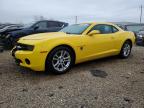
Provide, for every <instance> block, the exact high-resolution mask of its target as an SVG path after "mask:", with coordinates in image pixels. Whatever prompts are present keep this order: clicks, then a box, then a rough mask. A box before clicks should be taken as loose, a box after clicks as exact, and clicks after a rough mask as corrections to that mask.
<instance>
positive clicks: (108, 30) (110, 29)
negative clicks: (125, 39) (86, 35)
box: [90, 24, 116, 34]
mask: <svg viewBox="0 0 144 108" xmlns="http://www.w3.org/2000/svg"><path fill="white" fill-rule="evenodd" d="M92 30H99V31H100V33H101V34H109V33H114V32H113V26H111V25H105V24H99V25H96V26H94V27H93V28H92V29H91V30H90V32H91V31H92ZM115 32H116V31H115Z"/></svg>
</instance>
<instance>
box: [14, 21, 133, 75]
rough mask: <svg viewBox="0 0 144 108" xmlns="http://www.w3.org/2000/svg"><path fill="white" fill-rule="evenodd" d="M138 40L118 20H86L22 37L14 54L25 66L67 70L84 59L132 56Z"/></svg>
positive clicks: (49, 70)
mask: <svg viewBox="0 0 144 108" xmlns="http://www.w3.org/2000/svg"><path fill="white" fill-rule="evenodd" d="M134 42H135V36H134V33H133V32H130V31H124V30H122V29H121V28H119V27H118V26H116V25H114V24H111V23H83V24H74V25H71V26H68V27H65V28H64V29H62V30H60V31H59V32H55V33H41V34H35V35H30V36H26V37H23V38H20V39H19V41H18V42H17V44H16V46H15V47H14V49H13V50H12V55H13V57H14V58H15V60H16V62H17V64H19V65H21V66H24V67H28V68H30V69H33V70H35V71H48V72H54V73H56V74H63V73H65V72H67V71H68V70H69V69H70V68H71V66H72V65H74V64H77V63H81V62H84V61H89V60H94V59H98V58H103V57H107V56H114V55H119V56H120V57H121V58H128V57H129V55H130V53H131V48H132V46H133V44H134Z"/></svg>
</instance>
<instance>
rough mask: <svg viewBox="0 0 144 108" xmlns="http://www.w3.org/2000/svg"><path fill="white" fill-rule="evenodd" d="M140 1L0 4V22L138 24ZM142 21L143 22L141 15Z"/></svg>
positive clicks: (13, 0)
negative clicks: (50, 20) (44, 20)
mask: <svg viewBox="0 0 144 108" xmlns="http://www.w3.org/2000/svg"><path fill="white" fill-rule="evenodd" d="M141 4H142V5H143V7H144V0H0V22H2V23H4V22H11V23H19V22H22V23H29V22H31V21H33V20H34V18H36V17H37V16H43V17H45V18H46V19H54V20H62V21H65V22H69V23H74V22H75V16H78V23H81V22H89V21H109V22H120V21H128V22H139V16H140V5H141ZM142 21H143V22H144V15H143V19H142Z"/></svg>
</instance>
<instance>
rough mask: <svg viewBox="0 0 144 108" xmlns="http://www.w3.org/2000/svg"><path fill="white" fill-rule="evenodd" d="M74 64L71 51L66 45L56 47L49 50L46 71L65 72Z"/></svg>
mask: <svg viewBox="0 0 144 108" xmlns="http://www.w3.org/2000/svg"><path fill="white" fill-rule="evenodd" d="M73 64H74V55H73V51H72V50H71V49H69V48H67V47H64V46H60V47H56V48H55V49H54V50H52V51H51V52H50V54H49V55H48V57H47V60H46V66H45V67H46V72H53V73H55V74H63V73H66V72H67V71H68V70H69V69H70V68H71V66H72V65H73Z"/></svg>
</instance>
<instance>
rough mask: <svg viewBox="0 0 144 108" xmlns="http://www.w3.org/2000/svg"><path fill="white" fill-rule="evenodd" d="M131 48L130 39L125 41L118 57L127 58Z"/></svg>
mask: <svg viewBox="0 0 144 108" xmlns="http://www.w3.org/2000/svg"><path fill="white" fill-rule="evenodd" d="M131 48H132V44H131V42H130V41H126V42H125V43H124V44H123V46H122V48H121V52H120V54H119V55H120V57H121V58H128V57H129V55H130V53H131Z"/></svg>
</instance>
